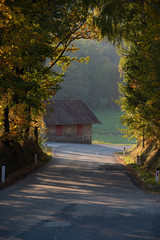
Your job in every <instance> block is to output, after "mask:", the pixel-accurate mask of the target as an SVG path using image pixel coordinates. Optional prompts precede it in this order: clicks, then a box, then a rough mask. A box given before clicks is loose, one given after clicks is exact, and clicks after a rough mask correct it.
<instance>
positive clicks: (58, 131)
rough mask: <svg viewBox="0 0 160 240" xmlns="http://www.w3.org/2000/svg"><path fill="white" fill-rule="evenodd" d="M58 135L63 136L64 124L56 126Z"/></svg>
mask: <svg viewBox="0 0 160 240" xmlns="http://www.w3.org/2000/svg"><path fill="white" fill-rule="evenodd" d="M56 136H62V125H57V126H56Z"/></svg>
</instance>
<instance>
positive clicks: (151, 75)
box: [87, 0, 160, 142]
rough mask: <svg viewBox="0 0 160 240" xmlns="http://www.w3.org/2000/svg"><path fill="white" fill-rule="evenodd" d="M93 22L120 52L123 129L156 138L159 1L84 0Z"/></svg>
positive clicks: (158, 130) (158, 135)
mask: <svg viewBox="0 0 160 240" xmlns="http://www.w3.org/2000/svg"><path fill="white" fill-rule="evenodd" d="M87 3H88V5H89V6H90V7H92V8H93V9H94V12H95V15H94V22H95V24H96V25H97V26H98V27H99V28H101V31H102V34H103V35H106V36H107V37H108V39H109V40H110V41H111V42H113V43H114V44H116V45H117V47H118V48H119V53H120V54H122V57H121V62H120V69H121V71H122V74H123V77H124V83H122V84H120V93H121V97H120V100H119V103H120V105H121V108H122V110H123V111H125V113H124V115H123V117H122V122H123V123H124V124H125V125H127V126H128V130H127V133H128V134H129V135H131V136H133V137H134V136H135V137H137V138H138V139H139V140H140V139H141V138H142V137H144V136H145V137H146V138H147V139H151V140H154V141H157V140H158V142H159V140H160V127H159V126H160V123H159V119H160V113H159V109H160V101H159V94H160V89H159V86H160V77H159V76H160V74H159V64H160V57H159V56H160V52H159V51H160V31H159V27H160V2H159V1H158V0H153V1H150V0H142V1H139V0H124V1H121V0H108V1H103V0H102V1H94V0H93V1H92V0H91V1H88V2H87Z"/></svg>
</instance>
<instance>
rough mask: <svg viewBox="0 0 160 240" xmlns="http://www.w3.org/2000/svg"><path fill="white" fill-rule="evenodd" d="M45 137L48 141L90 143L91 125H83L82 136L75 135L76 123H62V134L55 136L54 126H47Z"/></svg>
mask: <svg viewBox="0 0 160 240" xmlns="http://www.w3.org/2000/svg"><path fill="white" fill-rule="evenodd" d="M47 138H48V139H47V141H50V142H70V143H91V142H92V125H91V124H86V125H83V131H82V136H77V125H63V126H62V136H56V126H48V127H47Z"/></svg>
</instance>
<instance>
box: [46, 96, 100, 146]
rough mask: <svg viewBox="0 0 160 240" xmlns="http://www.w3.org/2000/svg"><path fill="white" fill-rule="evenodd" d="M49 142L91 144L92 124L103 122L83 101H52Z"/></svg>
mask: <svg viewBox="0 0 160 240" xmlns="http://www.w3.org/2000/svg"><path fill="white" fill-rule="evenodd" d="M44 122H45V124H46V128H47V141H50V142H70V143H91V142H92V124H100V123H101V122H100V121H99V119H98V118H97V117H96V115H95V114H94V112H93V111H92V110H91V109H90V107H89V106H88V105H87V103H86V102H85V101H83V100H54V101H51V103H50V105H49V107H48V109H47V116H46V117H45V118H44Z"/></svg>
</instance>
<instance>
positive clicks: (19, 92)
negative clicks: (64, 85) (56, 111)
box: [0, 0, 99, 137]
mask: <svg viewBox="0 0 160 240" xmlns="http://www.w3.org/2000/svg"><path fill="white" fill-rule="evenodd" d="M0 13H1V21H2V25H1V28H0V32H1V39H0V46H1V51H0V63H1V65H0V72H1V74H0V79H1V82H0V92H1V96H2V98H1V106H2V117H1V119H3V122H4V124H3V132H4V134H5V135H8V134H10V133H11V131H10V130H11V127H12V128H13V129H14V131H15V132H16V131H18V132H20V133H21V137H24V133H25V135H26V136H27V137H28V136H29V132H30V127H31V125H34V126H35V127H37V126H38V125H37V124H38V123H36V121H35V119H36V118H37V116H39V115H40V113H42V112H43V111H44V101H45V100H47V99H48V98H50V97H51V96H53V95H54V94H55V93H56V91H57V90H58V89H59V88H60V86H59V82H60V81H61V80H62V77H63V72H64V71H65V69H66V68H67V67H68V66H69V65H70V64H71V62H72V61H74V60H77V61H84V60H85V59H83V58H82V59H80V60H79V59H78V58H75V57H71V56H69V55H68V54H65V53H71V52H74V51H76V50H77V48H76V47H75V45H74V44H72V43H73V42H74V41H75V40H77V39H80V38H87V39H91V38H96V39H98V38H99V35H98V31H97V29H96V27H94V28H93V27H92V18H91V15H92V13H89V12H87V11H86V9H85V8H83V7H82V4H81V1H72V0H68V1H48V0H46V1H42V0H40V1H32V0H27V1H20V0H18V1H12V0H10V1H5V0H4V1H1V5H0ZM91 29H92V30H91ZM46 59H49V61H50V64H49V65H48V66H46V65H45V61H46ZM57 65H58V66H61V67H62V72H60V73H57V72H56V71H55V69H54V68H55V66H57ZM20 106H21V107H20ZM22 106H23V107H22ZM19 107H20V108H21V111H20V112H19V114H18V116H19V117H17V118H16V117H15V114H13V113H16V112H15V111H16V109H18V108H19ZM22 108H23V110H22ZM11 116H12V118H10V117H11ZM16 116H17V114H16Z"/></svg>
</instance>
